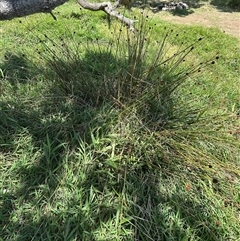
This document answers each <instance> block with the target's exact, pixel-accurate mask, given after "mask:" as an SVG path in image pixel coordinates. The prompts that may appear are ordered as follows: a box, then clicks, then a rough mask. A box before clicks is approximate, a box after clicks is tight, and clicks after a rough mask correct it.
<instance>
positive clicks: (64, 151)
mask: <svg viewBox="0 0 240 241" xmlns="http://www.w3.org/2000/svg"><path fill="white" fill-rule="evenodd" d="M71 6H74V4H73V3H72V2H69V3H67V5H66V8H64V7H63V8H60V10H59V11H60V12H59V13H58V14H57V15H58V16H57V17H58V18H59V19H60V20H61V23H59V22H60V20H59V22H57V23H59V26H58V24H55V22H52V21H53V20H51V19H49V20H47V19H46V25H47V23H49V22H50V23H52V25H49V26H50V27H49V26H48V30H46V26H45V27H44V25H41V26H42V29H41V28H40V29H39V30H37V31H36V30H35V29H33V28H31V29H29V27H31V26H34V25H33V24H32V23H33V22H35V23H36V26H39V25H38V24H37V23H38V21H42V20H39V19H38V18H37V17H36V19H35V18H34V17H33V18H31V17H30V18H29V20H28V21H29V22H28V21H26V22H27V24H26V25H24V24H23V23H22V24H21V26H23V27H21V28H19V30H18V32H17V33H19V35H18V36H17V37H14V36H13V35H12V32H11V31H12V29H13V28H11V30H9V31H10V32H9V35H6V36H7V37H6V38H4V39H3V40H1V41H3V42H4V43H8V42H9V41H7V40H9V39H15V38H19V39H20V40H21V43H22V45H21V48H20V47H19V48H18V47H17V46H16V50H14V49H11V47H12V44H11V43H10V42H9V44H6V48H5V53H4V54H3V56H2V57H1V61H0V69H1V70H2V71H1V73H2V75H1V84H0V90H1V97H0V148H1V149H0V173H1V180H0V224H1V225H0V227H1V228H0V237H3V239H4V240H5V239H6V240H46V239H47V240H51V239H53V240H204V241H205V240H211V241H212V240H216V241H219V240H238V239H239V237H240V233H239V228H238V227H239V214H238V211H239V205H240V200H239V195H238V193H239V149H240V143H239V133H238V131H239V130H238V128H239V117H238V116H239V115H238V110H239V104H238V102H239V100H238V98H239V97H238V96H239V95H237V91H238V89H236V88H235V85H237V75H236V73H235V71H236V70H235V68H238V67H239V63H238V61H237V57H238V55H239V52H238V51H237V50H238V47H237V44H236V43H237V40H235V39H233V38H230V37H228V36H225V35H223V34H221V33H220V32H219V31H218V30H212V31H209V30H206V29H205V28H201V27H182V28H183V29H184V30H185V31H186V34H182V33H179V28H178V29H175V28H174V26H172V25H170V24H168V23H162V22H160V23H159V22H157V20H155V19H152V20H149V18H148V17H146V16H144V15H143V14H140V15H139V18H141V21H139V25H138V26H137V31H136V33H135V34H132V33H130V32H128V30H126V29H125V28H124V27H123V26H121V25H119V24H117V23H116V22H115V21H113V22H112V26H111V29H110V30H107V26H105V23H104V20H103V19H102V20H101V21H100V22H98V21H95V20H96V19H98V18H99V16H95V20H94V19H93V20H92V22H91V20H89V21H90V23H91V24H93V29H97V30H98V31H96V33H91V31H90V32H89V33H87V34H86V33H85V32H84V31H86V30H87V29H89V28H88V27H86V28H84V27H83V29H80V30H79V29H78V28H77V26H79V21H82V22H81V26H82V25H83V23H85V22H86V18H88V17H87V16H84V15H83V14H82V13H81V18H83V19H82V20H81V18H80V16H79V15H76V14H72V15H71V14H70V15H69V12H70V9H71V8H70V7H71ZM69 16H70V17H69ZM47 17H48V16H47ZM66 19H67V20H66ZM22 21H23V20H22ZM32 21H33V22H32ZM65 21H67V22H68V23H71V26H69V25H68V26H69V28H68V29H66V27H65V26H66V25H67V24H66V22H65ZM15 23H16V22H15ZM90 23H89V24H90ZM9 24H12V25H13V26H15V28H16V26H18V25H14V22H10V23H9V22H7V23H6V26H5V29H4V31H7V30H6V29H7V28H8V26H9ZM64 24H66V25H64ZM26 26H27V28H26ZM100 29H101V31H100ZM26 31H27V32H28V33H29V34H30V36H31V38H29V37H28V36H25V35H23V33H24V32H26ZM111 32H112V33H111ZM13 33H14V34H16V33H15V32H14V31H13ZM81 36H83V37H81ZM202 37H203V39H202ZM216 37H217V38H216ZM205 39H207V41H206V40H205ZM183 40H184V41H183ZM30 42H34V43H35V48H34V49H33V48H29V45H28V44H29V43H30ZM219 43H222V45H219ZM228 43H231V46H228ZM232 44H233V45H235V46H236V47H235V48H236V51H235V53H234V54H232V53H230V51H228V49H229V48H232ZM216 46H218V48H216ZM219 46H222V48H221V47H219ZM10 50H11V51H10ZM206 50H208V52H209V54H206V53H205V52H206ZM213 62H214V63H213ZM229 66H232V68H229ZM216 76H218V77H219V78H218V79H217V80H216ZM224 79H227V81H228V83H225V82H224ZM229 83H231V85H230V84H229ZM220 93H221V95H220ZM225 102H227V103H225Z"/></svg>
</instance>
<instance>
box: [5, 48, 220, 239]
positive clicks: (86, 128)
mask: <svg viewBox="0 0 240 241" xmlns="http://www.w3.org/2000/svg"><path fill="white" fill-rule="evenodd" d="M7 61H9V60H7ZM122 61H123V60H118V59H116V58H115V57H114V56H113V54H111V53H109V52H101V53H98V54H97V53H96V52H94V51H93V52H91V51H89V52H88V53H87V54H86V56H85V57H84V58H83V59H78V58H75V59H74V61H72V62H71V61H69V60H63V59H55V60H54V61H53V62H52V59H51V60H50V59H49V60H48V66H51V69H53V68H55V74H56V75H55V78H53V79H54V80H53V81H52V85H51V86H49V90H48V93H47V96H46V98H43V99H42V97H41V100H38V101H39V102H38V103H39V105H38V108H36V110H35V109H33V108H32V107H31V103H29V104H26V101H25V102H23V103H21V101H15V102H9V101H5V102H4V101H2V102H1V103H0V104H1V110H0V115H1V118H0V124H1V129H0V147H1V152H2V153H3V154H6V155H7V153H10V155H13V156H16V157H17V158H18V159H15V160H14V162H16V164H15V168H14V171H12V172H11V173H10V175H13V174H14V175H15V176H14V179H15V181H16V182H18V183H20V185H19V186H18V187H16V188H13V189H14V191H12V190H7V194H1V200H0V201H1V206H0V209H1V214H2V217H1V220H0V223H1V231H0V232H1V233H0V234H1V237H11V238H13V237H14V238H15V239H14V240H16V241H20V240H46V239H48V240H69V241H70V240H91V241H94V240H99V239H100V237H99V238H97V237H98V235H99V233H100V231H99V230H100V229H102V230H104V229H106V232H107V233H106V234H105V237H104V238H105V240H106V239H107V240H114V238H115V240H118V239H120V237H122V238H123V239H124V238H125V239H127V240H129V237H132V239H131V240H169V239H170V238H171V237H179V239H181V240H184V239H185V238H189V237H190V236H192V237H195V238H196V237H197V238H200V239H202V240H205V239H206V237H207V234H209V235H212V237H211V240H216V241H217V240H219V237H221V227H217V226H216V227H214V226H212V227H211V230H210V231H208V230H209V227H207V228H205V227H203V228H202V229H201V230H199V231H197V228H198V227H199V225H200V223H202V221H203V220H205V223H206V224H210V223H211V224H212V223H214V214H213V213H207V212H208V211H206V209H205V208H207V207H204V206H203V205H199V204H198V203H195V202H194V198H192V199H191V198H190V197H189V196H188V193H187V192H184V191H183V189H184V184H183V183H179V182H178V180H174V179H173V176H174V173H173V169H172V167H171V165H174V164H173V163H170V164H169V163H168V164H167V163H166V162H165V160H164V159H162V158H161V157H160V156H158V155H159V154H157V155H156V156H154V157H153V159H155V160H156V161H157V162H158V163H159V162H160V165H159V166H158V168H156V169H155V168H149V167H148V166H146V165H142V164H141V163H140V164H139V166H138V167H134V162H133V166H132V167H131V165H129V166H124V165H120V166H119V167H117V168H116V167H115V166H111V165H109V164H108V163H109V162H107V159H108V158H109V154H108V153H104V151H103V150H104V149H105V148H106V147H109V146H111V144H112V143H111V142H110V143H103V147H100V149H99V150H98V144H94V143H93V142H94V140H96V138H97V137H95V139H94V138H93V136H94V135H96V136H99V140H96V142H98V141H101V138H103V139H104V138H107V134H108V132H109V131H110V129H111V128H112V125H113V124H114V123H112V122H111V121H112V120H114V119H113V117H114V118H116V119H117V118H118V116H117V115H116V114H115V113H112V112H111V108H112V106H114V105H115V104H116V102H114V101H113V100H112V99H111V98H110V97H111V96H116V88H117V86H116V85H115V84H114V81H113V79H114V78H115V77H116V76H114V71H115V68H116V67H117V66H118V67H119V66H122V67H124V64H125V62H124V61H123V62H122ZM8 63H9V62H7V63H6V65H7V64H8ZM24 64H25V65H26V66H28V65H29V66H31V63H28V62H24ZM6 65H5V66H6ZM11 66H12V67H11V68H13V66H14V65H11ZM17 70H18V68H17ZM13 71H14V68H13ZM111 71H112V72H111ZM107 73H108V75H107V76H106V75H105V74H107ZM44 74H45V76H46V77H49V76H51V74H50V73H48V72H46V73H43V75H44ZM26 76H27V72H24V76H22V77H26ZM103 77H104V78H106V79H105V81H104V82H102V79H103ZM28 78H31V76H28ZM115 83H116V82H115ZM21 84H23V83H20V85H21ZM104 93H105V94H104ZM165 98H166V99H165V100H164V101H163V102H162V103H168V107H167V109H168V115H170V116H171V115H172V113H171V112H172V111H174V110H173V109H169V106H171V104H169V103H170V102H171V96H168V95H167V96H166V97H165ZM33 101H34V100H33ZM36 101H37V100H36ZM116 108H119V107H116ZM162 109H164V106H162ZM150 111H151V109H150ZM152 111H153V112H155V109H153V110H152ZM111 115H113V116H111ZM148 115H149V116H152V115H154V113H148ZM163 121H164V120H163ZM148 122H149V120H146V123H145V124H146V125H147V123H148ZM150 127H151V125H149V128H150ZM93 130H96V132H95V133H94V131H93ZM99 130H100V131H99ZM23 132H26V133H27V135H28V136H30V140H25V139H24V138H22V139H21V138H20V137H21V135H22V133H23ZM18 138H20V139H19V141H18V140H17V139H18ZM81 140H84V141H86V142H87V143H88V144H89V145H90V146H92V149H90V153H91V154H89V155H90V156H89V157H88V158H89V163H84V160H85V159H86V155H87V154H86V153H84V150H83V149H84V148H81V147H80V143H81ZM127 144H128V143H124V144H123V146H126V145H127ZM26 146H29V147H30V149H29V152H28V153H25V154H24V153H22V152H24V151H25V152H26V150H28V149H27V148H26ZM101 148H102V149H101ZM138 148H139V147H138V146H137V145H136V147H135V150H138ZM80 150H81V151H80ZM106 150H108V149H106ZM77 152H79V153H78V155H77V156H74V155H73V154H72V153H77ZM139 152H141V150H139ZM127 153H128V154H124V151H123V153H122V154H123V156H124V155H125V157H124V158H122V159H120V160H121V161H123V162H124V161H126V160H124V159H131V143H130V147H129V149H128V150H127ZM84 155H85V156H84ZM119 155H120V154H119ZM139 155H140V156H139V157H141V158H140V159H139V160H136V162H139V161H140V162H141V161H142V158H143V159H144V156H143V155H144V153H140V154H139ZM17 162H19V164H17ZM163 166H164V168H162V167H163ZM165 166H168V167H165ZM70 167H72V168H70ZM174 171H176V170H174ZM65 172H66V173H65ZM68 172H72V179H71V180H69V179H68V177H66V175H67V174H68ZM169 173H171V175H168V174H169ZM174 182H175V183H174ZM4 185H6V184H3V187H2V190H3V189H4ZM168 185H170V186H172V188H171V189H169V190H171V192H169V190H168ZM174 185H175V190H174V188H173V187H174ZM7 188H9V187H8V186H6V189H7ZM173 190H174V191H173ZM64 193H66V196H65V194H64ZM114 193H115V195H113V194H114ZM17 207H18V208H17ZM21 207H23V209H22V210H21ZM196 213H197V214H199V216H196V215H195V214H196ZM206 213H207V214H206ZM109 223H110V224H109ZM111 227H112V229H114V230H117V231H115V233H114V234H111V233H109V231H111ZM203 229H204V232H203ZM191 232H192V233H191ZM214 234H215V235H216V236H214ZM9 240H10V239H9ZM209 240H210V239H209Z"/></svg>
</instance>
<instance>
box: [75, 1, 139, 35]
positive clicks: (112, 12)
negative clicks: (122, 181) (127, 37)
mask: <svg viewBox="0 0 240 241" xmlns="http://www.w3.org/2000/svg"><path fill="white" fill-rule="evenodd" d="M77 1H78V3H79V4H80V6H82V7H83V8H84V9H88V10H91V11H103V12H105V13H106V14H108V15H109V16H112V17H115V18H117V19H118V20H120V21H121V22H123V23H125V24H126V25H127V26H128V27H129V29H130V30H131V31H134V23H135V22H136V21H137V20H132V19H130V18H127V17H125V16H124V15H122V14H120V13H119V12H117V11H116V6H113V5H112V4H111V3H110V2H102V3H90V2H88V1H86V0H77Z"/></svg>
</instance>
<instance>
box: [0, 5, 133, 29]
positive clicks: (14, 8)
mask: <svg viewBox="0 0 240 241" xmlns="http://www.w3.org/2000/svg"><path fill="white" fill-rule="evenodd" d="M67 1H68V0H0V20H1V21H3V20H11V19H13V18H17V17H24V16H27V15H31V14H34V13H40V12H43V13H51V11H52V10H53V9H54V8H56V7H58V6H60V5H62V4H64V3H65V2H67ZM77 2H78V3H79V4H80V5H81V6H82V7H83V8H84V9H88V10H90V11H103V12H105V13H106V14H107V15H109V16H112V17H115V18H117V19H118V20H120V21H121V22H123V23H124V24H126V25H127V26H128V27H129V28H130V30H134V23H135V22H136V20H132V19H129V18H127V17H125V16H124V15H122V14H120V13H119V12H117V11H116V5H114V6H113V5H112V4H111V3H110V2H102V3H91V2H88V1H86V0H77Z"/></svg>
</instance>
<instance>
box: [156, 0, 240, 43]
mask: <svg viewBox="0 0 240 241" xmlns="http://www.w3.org/2000/svg"><path fill="white" fill-rule="evenodd" d="M155 14H157V15H159V17H160V18H161V19H162V20H166V21H170V22H174V23H179V24H188V25H194V24H195V25H204V26H207V27H218V28H219V29H221V30H222V31H223V32H225V33H227V34H230V35H233V36H235V37H237V38H238V39H240V12H239V11H238V12H237V11H236V12H231V11H229V10H228V11H223V10H219V9H217V8H216V7H214V6H212V5H210V4H204V5H202V6H200V7H199V8H190V9H189V11H188V14H186V15H185V14H182V15H179V14H178V15H176V14H175V15H174V14H173V13H171V12H166V11H160V12H157V13H155Z"/></svg>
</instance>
